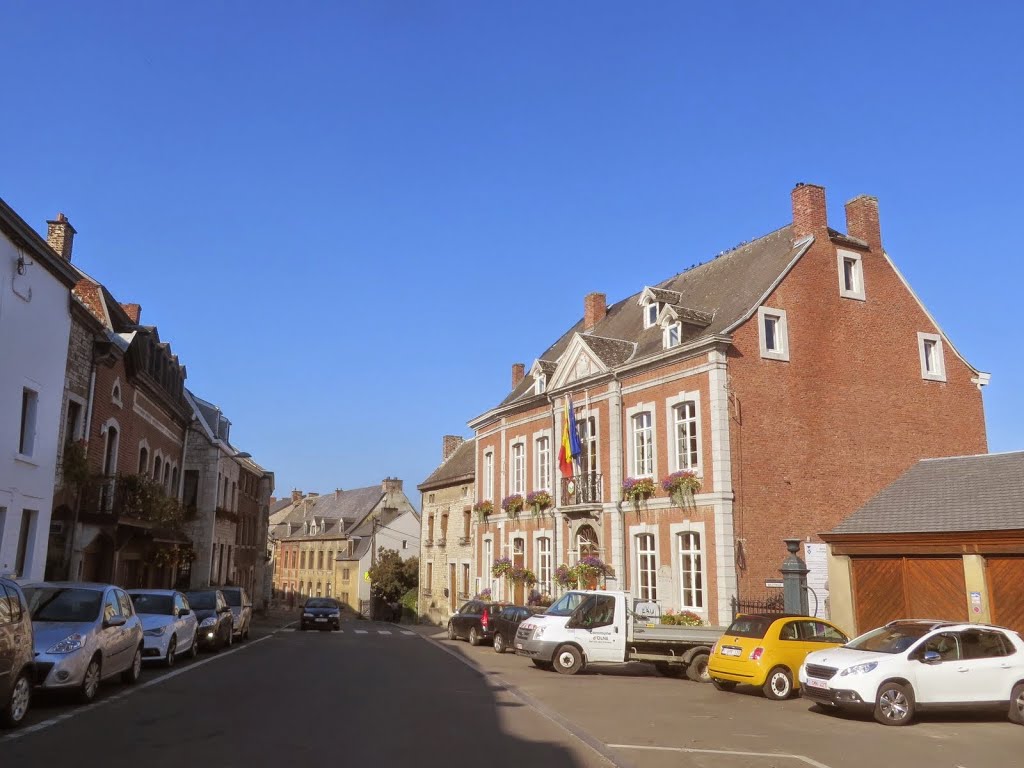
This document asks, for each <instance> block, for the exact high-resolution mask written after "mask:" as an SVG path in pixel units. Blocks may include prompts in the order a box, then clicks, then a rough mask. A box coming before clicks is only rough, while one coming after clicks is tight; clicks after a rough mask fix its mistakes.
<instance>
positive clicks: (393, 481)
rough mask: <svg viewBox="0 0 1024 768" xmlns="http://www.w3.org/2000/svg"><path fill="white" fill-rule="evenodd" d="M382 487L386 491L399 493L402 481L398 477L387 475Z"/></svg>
mask: <svg viewBox="0 0 1024 768" xmlns="http://www.w3.org/2000/svg"><path fill="white" fill-rule="evenodd" d="M380 488H381V491H383V492H384V493H399V492H401V490H402V481H401V480H399V479H398V478H397V477H385V478H384V480H383V482H381V484H380Z"/></svg>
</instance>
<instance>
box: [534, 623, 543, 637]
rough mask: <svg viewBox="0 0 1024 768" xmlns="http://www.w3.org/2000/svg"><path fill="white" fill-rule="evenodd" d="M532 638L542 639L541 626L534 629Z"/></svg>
mask: <svg viewBox="0 0 1024 768" xmlns="http://www.w3.org/2000/svg"><path fill="white" fill-rule="evenodd" d="M533 636H534V637H544V627H543V625H542V626H539V627H537V628H536V629H535V630H534V633H533Z"/></svg>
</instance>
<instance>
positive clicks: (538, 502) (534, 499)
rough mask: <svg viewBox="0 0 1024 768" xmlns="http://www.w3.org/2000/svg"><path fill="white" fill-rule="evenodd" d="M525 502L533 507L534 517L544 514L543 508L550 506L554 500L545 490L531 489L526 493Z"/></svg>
mask: <svg viewBox="0 0 1024 768" xmlns="http://www.w3.org/2000/svg"><path fill="white" fill-rule="evenodd" d="M526 504H527V506H529V507H531V508H532V509H533V516H534V517H540V516H541V515H543V514H544V510H546V509H550V508H551V506H552V505H553V504H554V501H553V500H552V499H551V494H550V493H548V492H547V491H533V492H531V493H528V494H526Z"/></svg>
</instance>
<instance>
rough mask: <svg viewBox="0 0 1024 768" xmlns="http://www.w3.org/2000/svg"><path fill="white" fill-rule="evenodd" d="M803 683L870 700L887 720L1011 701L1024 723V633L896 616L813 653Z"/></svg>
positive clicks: (845, 703)
mask: <svg viewBox="0 0 1024 768" xmlns="http://www.w3.org/2000/svg"><path fill="white" fill-rule="evenodd" d="M800 690H801V692H802V694H803V696H804V698H807V699H810V700H811V701H814V702H817V703H818V704H822V705H825V706H830V707H848V708H851V709H852V708H857V707H860V708H865V709H868V708H870V709H872V710H873V712H874V716H875V720H877V721H878V722H880V723H882V724H884V725H906V724H907V723H909V722H911V720H913V719H914V714H915V713H916V712H917V711H918V710H925V709H928V708H929V707H965V708H966V707H985V708H990V707H991V708H995V707H1002V708H1004V711H1006V708H1007V707H1008V710H1009V718H1010V720H1012V721H1013V722H1015V723H1020V724H1024V640H1021V636H1020V635H1019V634H1017V633H1016V632H1013V631H1011V630H1008V629H1003V628H1002V627H993V626H989V625H986V624H953V623H950V622H937V621H916V620H901V621H893V622H890V623H889V624H886V625H885V626H884V627H881V628H880V629H874V630H872V631H871V632H868V633H867V634H864V635H861V636H860V637H858V638H856V639H854V640H851V641H850V642H849V643H847V644H846V645H843V646H840V647H839V648H832V649H829V650H824V651H814V652H813V653H810V654H808V655H807V658H806V660H805V661H804V664H803V666H802V667H800Z"/></svg>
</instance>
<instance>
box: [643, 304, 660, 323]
mask: <svg viewBox="0 0 1024 768" xmlns="http://www.w3.org/2000/svg"><path fill="white" fill-rule="evenodd" d="M660 311H661V305H660V304H658V302H656V301H652V302H651V303H650V304H648V305H647V306H645V307H644V328H651V327H653V326H655V325H657V323H658V313H659V312H660Z"/></svg>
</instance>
